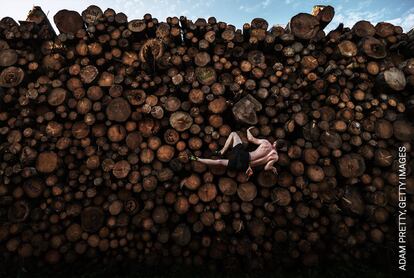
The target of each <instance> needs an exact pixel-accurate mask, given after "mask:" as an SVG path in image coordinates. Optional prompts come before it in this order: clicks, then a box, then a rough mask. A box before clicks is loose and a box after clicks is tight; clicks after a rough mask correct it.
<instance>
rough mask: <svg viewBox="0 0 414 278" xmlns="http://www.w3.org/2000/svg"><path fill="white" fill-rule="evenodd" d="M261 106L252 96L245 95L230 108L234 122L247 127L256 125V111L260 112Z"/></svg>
mask: <svg viewBox="0 0 414 278" xmlns="http://www.w3.org/2000/svg"><path fill="white" fill-rule="evenodd" d="M261 109H262V105H261V104H260V102H259V101H257V100H256V99H255V98H254V97H253V96H251V95H247V96H246V97H244V98H242V99H241V100H239V101H238V102H237V103H236V104H235V105H234V106H233V108H232V112H233V115H234V117H235V119H236V120H238V121H241V122H244V123H246V124H249V125H255V124H257V114H256V111H260V110H261Z"/></svg>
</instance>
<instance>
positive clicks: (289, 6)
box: [0, 0, 414, 32]
mask: <svg viewBox="0 0 414 278" xmlns="http://www.w3.org/2000/svg"><path fill="white" fill-rule="evenodd" d="M90 4H96V5H98V6H100V7H101V8H102V9H106V8H107V7H111V8H113V9H115V10H116V11H117V12H124V13H125V14H127V15H128V18H129V19H134V18H141V17H142V16H143V15H144V14H145V13H151V14H152V15H153V16H154V17H156V18H158V19H159V20H160V21H161V20H162V21H164V20H165V18H166V17H168V16H174V15H175V16H177V15H185V16H187V17H188V18H190V19H194V20H195V19H197V18H198V17H204V18H208V17H209V16H215V17H216V18H217V19H218V20H220V21H224V22H226V23H229V24H233V25H235V26H236V27H237V28H241V26H242V25H243V23H245V22H250V21H251V20H252V19H253V18H255V17H263V18H265V19H266V20H267V21H268V22H269V24H270V25H273V24H280V25H285V24H286V23H287V22H288V21H289V19H290V18H291V17H292V16H293V15H295V14H297V13H299V12H310V11H311V10H312V7H313V5H316V4H329V5H332V6H333V7H334V8H335V10H336V15H335V18H334V20H333V22H332V23H331V24H330V25H329V26H328V27H327V29H328V30H329V29H333V28H335V27H336V26H337V25H338V24H339V23H340V22H343V23H344V24H345V26H350V27H351V26H352V25H353V24H354V23H355V22H356V21H358V20H361V19H364V20H369V21H371V22H373V23H377V22H380V21H387V22H391V23H393V24H396V25H400V26H402V27H403V28H404V31H406V32H408V31H409V30H411V29H412V28H414V1H413V0H403V1H389V0H388V1H386V0H362V1H351V0H345V1H326V0H319V1H307V0H280V1H273V0H259V1H247V0H232V1H227V0H201V1H200V0H174V1H167V0H153V1H151V0H112V1H108V0H95V1H90V0H52V1H51V0H49V1H47V0H15V1H2V9H1V10H0V17H4V16H11V17H13V18H14V19H17V20H23V19H25V17H26V15H27V12H28V11H29V10H30V9H31V7H32V6H33V5H39V6H41V7H42V8H43V10H44V11H45V12H49V18H50V19H52V18H53V15H54V14H55V13H56V12H57V11H58V10H60V9H64V8H65V9H69V10H77V11H79V12H81V11H82V10H83V9H85V8H86V7H87V6H88V5H90Z"/></svg>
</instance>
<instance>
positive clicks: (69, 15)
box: [53, 10, 84, 34]
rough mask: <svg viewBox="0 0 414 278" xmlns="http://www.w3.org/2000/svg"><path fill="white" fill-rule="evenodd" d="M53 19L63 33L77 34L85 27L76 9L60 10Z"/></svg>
mask: <svg viewBox="0 0 414 278" xmlns="http://www.w3.org/2000/svg"><path fill="white" fill-rule="evenodd" d="M53 21H54V22H55V24H56V27H57V28H58V30H59V31H60V32H61V33H72V34H75V33H76V32H77V31H78V30H81V29H83V27H84V26H83V20H82V17H81V16H80V14H79V13H78V12H76V11H69V10H60V11H58V12H57V13H56V14H55V16H54V17H53Z"/></svg>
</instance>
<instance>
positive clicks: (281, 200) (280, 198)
mask: <svg viewBox="0 0 414 278" xmlns="http://www.w3.org/2000/svg"><path fill="white" fill-rule="evenodd" d="M291 199H292V198H291V196H290V193H289V191H288V190H287V189H285V188H275V189H273V190H272V200H273V201H274V202H275V203H276V204H277V205H279V206H283V207H285V206H288V205H289V204H290V201H291Z"/></svg>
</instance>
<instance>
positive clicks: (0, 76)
mask: <svg viewBox="0 0 414 278" xmlns="http://www.w3.org/2000/svg"><path fill="white" fill-rule="evenodd" d="M23 78H24V71H23V70H22V69H21V68H18V67H14V66H11V67H8V68H5V69H4V70H3V71H2V72H1V73H0V87H6V88H10V87H15V86H17V85H19V84H20V83H21V82H22V81H23Z"/></svg>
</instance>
